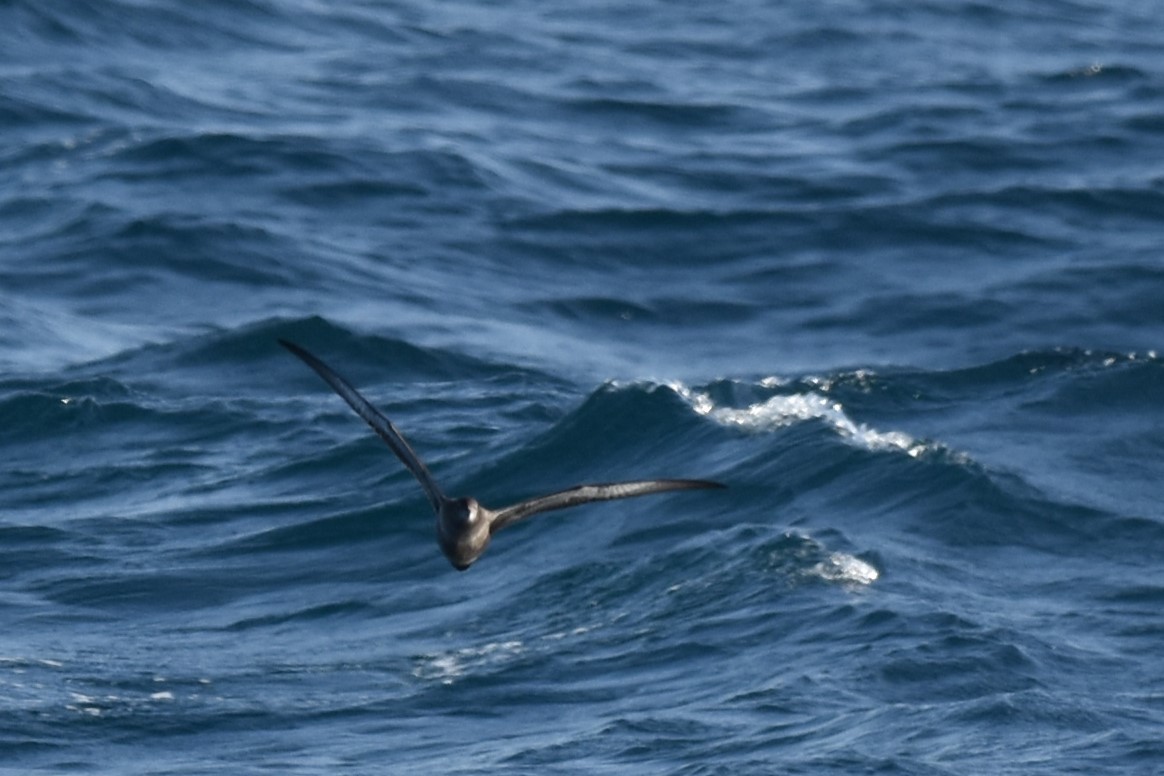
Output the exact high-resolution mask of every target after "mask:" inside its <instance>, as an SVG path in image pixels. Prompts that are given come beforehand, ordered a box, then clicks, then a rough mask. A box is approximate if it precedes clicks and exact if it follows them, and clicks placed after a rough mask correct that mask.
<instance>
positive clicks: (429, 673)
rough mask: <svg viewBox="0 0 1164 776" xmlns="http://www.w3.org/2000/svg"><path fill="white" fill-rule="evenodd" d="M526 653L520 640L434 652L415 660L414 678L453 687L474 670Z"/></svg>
mask: <svg viewBox="0 0 1164 776" xmlns="http://www.w3.org/2000/svg"><path fill="white" fill-rule="evenodd" d="M524 651H525V645H524V644H523V643H522V642H520V641H502V642H492V643H489V644H484V645H482V646H480V647H465V648H463V649H456V650H449V651H447V652H432V653H429V654H425V655H421V656H420V657H418V658H417V659H416V666H415V667H414V668H413V669H412V675H413V676H415V677H416V678H418V679H436V680H438V681H440V682H441V683H442V684H452V683H453V682H454V681H456V680H457V679H459V678H460V677H462V676H464V675H465V674H466V673H468V672H470V671H472V670H474V669H477V668H482V667H486V666H491V665H498V664H500V663H504V662H506V661H508V660H510V659H512V658H514V657H516V656H517V655H520V654H521V653H522V652H524Z"/></svg>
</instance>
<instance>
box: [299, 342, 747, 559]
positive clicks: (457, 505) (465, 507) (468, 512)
mask: <svg viewBox="0 0 1164 776" xmlns="http://www.w3.org/2000/svg"><path fill="white" fill-rule="evenodd" d="M279 344H281V345H282V346H283V347H285V348H287V350H289V351H291V352H292V353H294V354H295V355H296V356H298V357H299V358H300V359H302V360H303V362H304V363H306V364H307V365H308V366H309V367H311V368H312V369H314V370H315V372H316V373H317V374H318V375H319V376H320V377H322V378H323V379H324V381H325V382H326V383H327V384H328V385H330V386H331V388H332V390H334V391H335V392H336V393H338V394H339V395H340V398H342V399H343V400H344V401H346V402H347V403H348V405H349V406H350V407H351V408H352V409H353V410H355V411H356V414H357V415H359V416H360V417H361V418H363V419H364V421H365V422H367V424H368V425H369V426H371V427H372V430H373V431H375V432H376V433H377V434H378V435H379V436H380V438H381V439H383V440H384V441H385V442H386V443H387V444H388V446H389V447H390V448H392V452H394V453H396V457H397V458H399V459H400V461H401V462H402V463H403V464H404V466H405V467H406V468H407V469H408V470H409V471H410V472H412V474H413V476H414V477H416V480H417V482H419V483H420V486H421V488H423V489H424V492H425V494H426V495H427V496H428V499H429V502H430V503H431V504H432V508H433V511H434V512H436V519H437V521H436V522H437V526H436V527H437V543H438V544H439V545H440V548H441V551H442V552H443V553H444V554H445V557H446V558H448V559H449V562H450V563H452V564H453V567H454V568H456V569H457V570H458V571H464V570H465V569H467V568H469V566H471V565H472V564H473V562H474V561H475V560H477V558H479V557H480V556H481V553H483V552H484V551H485V548H486V547H488V546H489V540H490V539H491V538H492V537H493V534H495V533H496V532H497V531H499V530H501V529H502V528H504V527H506V526H508V525H511V524H513V523H516V522H517V521H519V520H523V519H525V518H527V517H530V516H532V515H535V514H538V513H540V512H548V511H550V510H554V509H565V508H566V507H572V506H576V505H578V504H587V503H590V502H592V501H609V500H611V499H620V498H630V497H632V496H644V495H647V494H649V493H662V492H665V491H671V490H694V489H703V488H722V487H724V486H723V485H721V484H719V483H718V482H711V481H709V480H635V481H630V482H612V483H599V484H593V485H577V486H575V487H573V488H569V489H567V490H562V491H558V492H556V493H550V494H548V495H545V496H539V497H537V498H532V499H528V500H526V501H522V502H519V503H517V504H514V505H512V506H508V507H504V508H503V509H498V510H492V509H488V508H486V507H484V506H482V505H481V504H480V503H479V502H478V501H477V500H476V499H474V498H449V497H448V496H446V495H445V494H444V492H443V491H441V489H440V487H439V486H438V485H437V483H436V480H435V479H433V476H432V474H431V473H430V472H429V470H428V467H427V466H425V465H424V462H423V461H421V460H420V458H419V456H417V454H416V452H415V451H414V450H413V449H412V446H411V445H409V444H408V441H407V440H405V438H404V436H403V435H402V434H401V433H400V431H399V430H398V429H397V428H396V426H395V425H393V423H392V421H390V420H388V418H386V417H385V416H384V415H383V414H382V413H381V412H380V411H379V410H377V409H376V408H375V407H374V406H372V403H371V402H369V401H368V400H367V399H365V398H364V397H363V396H361V395H360V393H359V391H357V390H356V389H355V388H353V387H352V386H351V384H350V383H348V381H347V380H345V379H344V378H343V377H341V376H340V375H339V374H337V373H336V372H335V370H333V369H332V368H331V367H329V366H328V365H327V364H325V363H324V362H322V361H320V360H319V359H318V358H316V357H315V356H314V355H312V354H311V353H309V352H308V351H307V350H304V349H303V348H301V347H300V346H298V345H296V344H295V343H293V342H288V341H287V340H282V339H281V340H279Z"/></svg>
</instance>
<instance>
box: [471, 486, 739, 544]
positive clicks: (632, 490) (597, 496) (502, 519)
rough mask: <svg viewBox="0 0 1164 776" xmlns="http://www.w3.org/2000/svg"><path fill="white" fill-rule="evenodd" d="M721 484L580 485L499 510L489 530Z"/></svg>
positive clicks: (495, 513) (493, 530) (493, 531)
mask: <svg viewBox="0 0 1164 776" xmlns="http://www.w3.org/2000/svg"><path fill="white" fill-rule="evenodd" d="M724 487H727V486H726V485H721V484H720V483H718V482H711V481H710V480H635V481H632V482H606V483H598V484H594V485H577V486H575V487H573V488H570V489H568V490H562V491H558V492H557V493H550V494H548V495H546V496H538V497H537V498H531V499H528V500H526V501H522V502H520V503H517V504H514V505H513V506H509V507H505V508H503V509H498V510H496V511H494V513H493V521H492V523H491V525H490V527H489V530H490V532H491V533H496V532H497V531H500V530H501V529H502V528H504V527H505V526H507V525H510V524H511V523H516V522H517V521H518V520H524V519H525V518H527V517H530V516H531V515H536V514H538V513H539V512H549V511H550V510H552V509H565V508H567V507H573V506H577V505H579V504H587V503H589V502H591V501H610V500H612V499H618V498H631V497H633V496H646V495H648V494H650V493H663V492H665V491H669V490H698V489H706V488H724Z"/></svg>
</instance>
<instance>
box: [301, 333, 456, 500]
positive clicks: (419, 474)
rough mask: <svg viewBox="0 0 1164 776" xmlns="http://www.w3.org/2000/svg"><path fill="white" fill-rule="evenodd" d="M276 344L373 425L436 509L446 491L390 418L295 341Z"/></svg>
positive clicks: (443, 498)
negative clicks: (305, 366)
mask: <svg viewBox="0 0 1164 776" xmlns="http://www.w3.org/2000/svg"><path fill="white" fill-rule="evenodd" d="M279 344H280V345H282V346H283V347H285V348H287V350H290V351H291V352H292V353H294V354H295V355H296V356H298V357H299V358H300V359H302V360H303V362H304V363H305V364H307V365H308V366H309V367H311V368H312V369H314V370H315V371H316V373H317V374H318V375H319V376H320V377H322V378H323V379H324V382H326V383H327V384H328V385H330V386H331V388H332V390H333V391H335V392H336V393H338V394H339V395H340V398H341V399H343V400H344V401H346V402H347V403H348V406H349V407H351V408H352V409H353V410H355V411H356V414H357V415H359V416H360V417H361V418H363V419H364V421H365V422H366V423H367V424H368V425H369V426H371V427H372V430H373V431H375V432H376V433H377V434H378V435H379V436H380V438H381V439H383V440H384V441H385V442H387V443H388V446H389V447H390V448H392V452H394V453H396V457H397V458H399V459H400V461H401V462H402V463H403V464H404V465H405V467H407V468H408V471H410V472H412V474H413V476H414V477H416V479H417V481H418V482H419V483H420V486H421V487H422V488H424V492H425V495H427V496H428V500H429V501H430V502H432V508H433V511H435V512H439V511H440V508H441V502H443V501H445V500H446V499H445V495H444V493H442V492H441V489H440V488H439V487H438V486H437V484H436V480H434V479H433V478H432V474H430V473H429V470H428V467H427V466H425V465H424V462H423V461H421V460H420V458H419V456H417V454H416V452H415V451H413V449H412V447H411V446H410V445H409V444H408V441H407V440H405V438H404V436H403V435H402V434H401V433H400V431H399V430H397V428H396V426H394V425H392V421H390V420H388V418H386V417H384V414H383V413H381V412H380V410H378V409H376V408H375V407H374V406H372V403H371V402H370V401H368V400H367V399H365V398H364V397H363V396H361V395H360V392H359V391H357V390H356V389H355V388H353V387H352V385H351V383H349V382H348V381H347V380H345V379H344V378H342V377H340V376H339V375H338V374H337V373H336V371H335V370H334V369H332V368H331V367H329V366H328V365H327V364H325V363H323V362H322V361H320V360H319V359H318V358H316V357H315V356H313V355H312V354H311V353H309V352H308V351H306V350H304V349H303V348H301V347H299V346H298V345H296V344H295V343H294V342H289V341H287V340H284V339H281V340H279Z"/></svg>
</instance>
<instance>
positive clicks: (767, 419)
mask: <svg viewBox="0 0 1164 776" xmlns="http://www.w3.org/2000/svg"><path fill="white" fill-rule="evenodd" d="M762 384H763V385H764V386H766V387H776V386H779V385H782V384H783V382H782V381H781V380H780V378H775V377H768V378H765V379H764V380H763V381H762ZM668 386H669V387H670V388H671V389H672V390H674V391H675V392H676V393H677V394H679V395H680V396H681V397H683V399H684V400H686V401H687V402H688V403H689V404H690V405H691V407H692V409H694V410H695V411H696V412H697V413H699V414H700V415H706V416H708V417H710V418H712V419H713V420H715V421H717V422H719V423H722V424H724V425H727V426H738V427H741V428H746V429H752V430H758V431H762V430H768V429H775V428H782V427H784V426H790V425H792V424H794V423H800V422H803V421H806V420H820V421H823V422H825V423H827V424H828V425H829V426H831V427H832V428H833V429H834V430H835V431H836V432H837V434H839V435H840V436H841V437H843V438H845V439H847V440H850V441H851V442H853V443H854V444H857V445H859V446H861V447H864V448H866V449H869V450H900V451H902V452H904V453H906V454H907V455H910V456H913V457H915V458H916V457H918V456H920V455H921V454H923V453H925V452H926V451H927V450H929V449H930V445H928V444H927V443H925V442H922V441H920V440H917V439H914V438H913V437H911V436H910V435H909V434H905V433H902V432H900V431H878V430H877V429H874V428H870V427H869V426H867V425H865V424H864V423H855V422H854V421H853V419H852V418H850V417H849V416H848V415H846V414H845V410H844V407H843V406H842V405H841V403H840V402H838V401H836V400H835V399H831V398H829V397H828V396H825V395H824V394H820V393H815V392H810V393H796V394H780V395H778V396H773V397H771V398H769V399H767V400H766V401H763V402H757V403H756V404H752V405H749V406H747V407H744V408H742V409H740V408H735V407H721V406H717V405H716V404H715V401H714V400H713V399H712V398H711V396H710V395H709V394H707V393H704V392H702V391H695V390H692V389H691V388H689V387H688V386H686V385H684V384H682V383H679V382H672V383H669V384H668Z"/></svg>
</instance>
